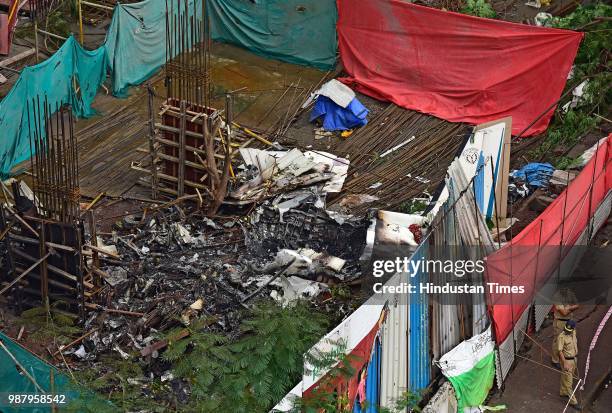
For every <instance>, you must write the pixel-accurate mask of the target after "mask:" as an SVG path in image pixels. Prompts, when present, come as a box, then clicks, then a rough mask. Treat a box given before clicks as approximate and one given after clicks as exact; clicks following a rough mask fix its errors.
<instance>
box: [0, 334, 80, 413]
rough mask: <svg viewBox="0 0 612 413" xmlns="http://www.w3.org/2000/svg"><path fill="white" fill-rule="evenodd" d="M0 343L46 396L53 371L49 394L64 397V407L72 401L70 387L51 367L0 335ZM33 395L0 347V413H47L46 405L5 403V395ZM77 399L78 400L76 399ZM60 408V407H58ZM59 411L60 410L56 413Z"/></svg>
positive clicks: (33, 390) (30, 386)
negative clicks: (0, 342) (52, 384)
mask: <svg viewBox="0 0 612 413" xmlns="http://www.w3.org/2000/svg"><path fill="white" fill-rule="evenodd" d="M0 340H2V343H3V344H4V345H5V346H6V347H7V348H8V350H9V351H10V352H11V354H12V355H13V357H15V358H16V359H17V361H18V362H19V363H20V364H21V365H22V366H23V368H24V369H25V370H27V372H28V373H29V374H30V375H31V376H32V377H34V380H36V383H38V385H39V386H40V387H41V388H42V389H43V390H44V391H45V392H46V394H51V371H53V381H54V386H53V390H54V391H53V394H58V395H59V394H62V395H65V396H66V398H65V400H66V403H67V404H68V403H69V401H70V399H71V398H74V397H75V394H76V393H75V392H74V389H73V388H72V387H71V385H70V380H69V379H68V377H66V376H64V375H63V374H61V373H59V372H58V371H57V370H56V369H55V367H53V366H51V365H49V364H47V363H45V362H44V361H43V360H41V359H39V358H38V357H36V356H35V355H33V354H32V353H30V352H29V351H27V350H26V349H24V348H23V347H21V346H20V345H19V344H17V343H15V342H14V341H13V340H11V339H10V338H9V337H7V336H6V335H4V334H3V333H0ZM9 393H10V394H24V393H29V394H35V393H39V394H40V392H38V391H37V390H36V387H35V386H34V384H33V383H32V382H31V381H30V380H29V379H28V378H27V377H26V376H25V375H24V374H22V373H20V372H19V371H18V370H17V368H16V366H15V363H14V362H13V360H12V359H11V357H10V356H9V355H8V354H7V353H6V351H5V350H4V349H3V348H1V347H0V411H1V412H3V413H13V412H15V413H17V412H25V411H27V412H29V413H42V412H45V413H46V412H50V411H51V406H50V405H38V406H35V405H33V404H29V405H27V406H25V405H24V406H21V407H20V406H18V405H16V404H10V403H8V400H7V397H8V394H9ZM77 397H78V396H77ZM58 406H60V405H58ZM60 410H61V409H60Z"/></svg>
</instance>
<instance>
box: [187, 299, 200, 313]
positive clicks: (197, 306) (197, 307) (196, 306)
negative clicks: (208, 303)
mask: <svg viewBox="0 0 612 413" xmlns="http://www.w3.org/2000/svg"><path fill="white" fill-rule="evenodd" d="M203 307H204V300H202V299H201V298H198V299H197V300H196V301H194V302H193V303H192V304H191V305H190V306H189V308H191V309H192V310H198V311H199V310H201V309H202V308H203Z"/></svg>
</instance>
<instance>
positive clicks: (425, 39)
mask: <svg viewBox="0 0 612 413" xmlns="http://www.w3.org/2000/svg"><path fill="white" fill-rule="evenodd" d="M337 30H338V43H339V50H340V57H341V60H342V63H343V66H344V69H345V70H346V72H347V73H348V74H349V77H348V78H346V79H345V81H346V82H347V83H348V84H351V85H352V86H354V87H356V88H357V89H358V90H359V91H360V92H363V93H365V94H367V95H370V96H372V97H375V98H378V99H381V100H389V101H391V102H393V103H395V104H397V105H398V106H402V107H404V108H407V109H414V110H418V111H420V112H424V113H429V114H432V115H435V116H438V117H440V118H442V119H446V120H448V121H451V122H467V123H482V122H488V121H492V120H495V119H499V118H502V117H505V116H512V133H513V134H515V135H516V134H518V133H520V132H521V131H523V129H525V128H527V127H528V126H529V125H530V123H531V122H532V121H533V120H534V119H535V118H536V117H537V116H538V115H540V114H543V113H546V114H545V115H544V116H542V117H541V118H540V119H539V120H538V121H537V122H535V123H534V124H533V125H532V126H531V127H529V129H528V130H527V131H526V133H524V134H523V136H529V135H534V134H538V133H541V132H543V131H544V130H545V129H546V127H547V126H548V123H549V121H550V118H551V116H552V115H553V113H554V103H555V102H556V101H557V100H558V99H559V97H560V96H561V93H562V91H563V88H564V86H565V83H566V80H567V75H568V73H569V71H570V68H571V66H572V63H573V60H574V57H575V56H576V52H577V49H578V45H579V44H580V41H581V39H582V37H583V34H582V33H578V32H573V31H569V30H559V29H552V28H543V27H536V26H528V25H523V24H516V23H509V22H505V21H501V20H492V19H482V18H478V17H474V16H468V15H464V14H459V13H451V12H445V11H441V10H437V9H434V8H429V7H424V6H418V5H415V4H411V3H409V2H407V1H404V0H338V24H337Z"/></svg>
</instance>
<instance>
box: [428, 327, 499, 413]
mask: <svg viewBox="0 0 612 413" xmlns="http://www.w3.org/2000/svg"><path fill="white" fill-rule="evenodd" d="M438 365H439V366H440V370H442V374H444V375H445V376H446V377H447V378H448V381H450V382H451V384H452V385H453V389H455V394H456V395H457V402H458V405H459V406H458V408H457V411H458V412H459V413H463V411H464V409H465V408H467V407H478V406H480V405H481V404H482V403H483V402H484V401H485V400H486V398H487V395H488V394H489V390H491V387H493V379H494V378H495V352H494V343H493V339H492V337H491V328H490V327H489V328H487V330H486V331H485V332H483V333H482V334H478V335H475V336H474V337H472V338H470V339H469V340H466V341H464V342H462V343H460V344H459V345H457V347H455V348H453V349H452V350H451V351H449V352H448V353H446V354H445V355H444V356H442V357H441V358H440V361H439V362H438Z"/></svg>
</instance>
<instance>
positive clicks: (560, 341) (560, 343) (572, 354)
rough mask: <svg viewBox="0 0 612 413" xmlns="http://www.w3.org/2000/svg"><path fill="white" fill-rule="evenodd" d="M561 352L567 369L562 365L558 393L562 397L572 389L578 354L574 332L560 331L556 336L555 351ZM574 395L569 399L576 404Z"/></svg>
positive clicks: (568, 394)
mask: <svg viewBox="0 0 612 413" xmlns="http://www.w3.org/2000/svg"><path fill="white" fill-rule="evenodd" d="M560 351H562V352H563V357H565V360H566V364H567V367H568V369H567V370H566V369H565V367H564V366H561V367H562V368H563V373H562V374H561V389H560V391H559V394H560V395H561V396H562V397H564V396H567V397H569V396H570V395H571V394H572V392H573V391H574V386H573V384H574V377H573V374H574V372H575V371H576V363H577V360H576V357H577V356H578V340H577V339H576V332H575V331H574V332H572V334H565V333H561V334H559V336H558V337H557V352H560ZM577 403H578V401H577V400H576V395H572V398H571V399H570V404H572V405H574V404H577Z"/></svg>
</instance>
